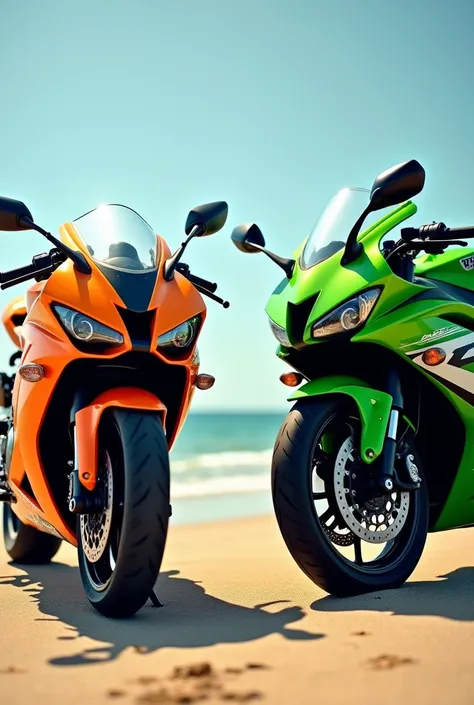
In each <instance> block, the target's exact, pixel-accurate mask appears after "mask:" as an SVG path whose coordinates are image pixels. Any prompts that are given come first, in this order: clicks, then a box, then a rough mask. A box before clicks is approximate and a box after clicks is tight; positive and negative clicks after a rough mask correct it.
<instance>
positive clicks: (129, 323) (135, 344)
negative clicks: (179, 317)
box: [117, 306, 155, 352]
mask: <svg viewBox="0 0 474 705" xmlns="http://www.w3.org/2000/svg"><path fill="white" fill-rule="evenodd" d="M117 310H118V312H119V313H120V315H121V317H122V320H123V322H124V324H125V327H126V329H127V331H128V334H129V336H130V340H131V341H132V350H136V351H137V352H148V351H149V350H150V347H151V332H152V328H153V319H154V316H155V311H144V312H143V313H136V312H135V311H129V310H128V309H126V308H120V307H119V306H117Z"/></svg>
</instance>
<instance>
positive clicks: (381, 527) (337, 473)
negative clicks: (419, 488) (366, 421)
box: [334, 436, 410, 545]
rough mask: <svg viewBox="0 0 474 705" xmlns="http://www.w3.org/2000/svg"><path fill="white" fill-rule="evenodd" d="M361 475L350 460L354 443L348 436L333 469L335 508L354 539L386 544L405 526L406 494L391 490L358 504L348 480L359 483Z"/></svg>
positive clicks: (360, 471) (355, 490) (408, 500)
mask: <svg viewBox="0 0 474 705" xmlns="http://www.w3.org/2000/svg"><path fill="white" fill-rule="evenodd" d="M364 472H367V469H366V468H364V467H363V465H362V464H358V463H357V464H356V462H355V460H354V443H353V440H352V437H351V436H350V437H349V438H347V440H346V441H344V443H343V444H342V446H341V448H340V449H339V452H338V454H337V458H336V463H335V466H334V491H335V495H336V502H337V506H338V507H339V511H340V512H341V514H342V517H343V519H344V521H345V523H346V525H347V527H348V528H349V529H350V530H351V532H353V533H354V534H355V535H356V536H358V537H359V538H360V539H363V540H364V541H367V542H368V543H386V542H387V541H391V540H392V539H394V538H395V537H396V536H398V534H399V533H400V532H401V531H402V529H403V527H404V526H405V522H406V520H407V517H408V511H409V508H410V495H409V493H408V492H398V491H393V492H387V493H386V494H383V495H379V496H374V497H373V498H370V499H364V500H363V501H361V500H360V499H359V498H358V496H357V489H354V487H353V484H354V483H353V482H352V480H353V479H359V480H360V477H361V476H360V473H364ZM357 475H359V478H357ZM343 545H346V544H343Z"/></svg>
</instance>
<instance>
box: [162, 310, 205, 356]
mask: <svg viewBox="0 0 474 705" xmlns="http://www.w3.org/2000/svg"><path fill="white" fill-rule="evenodd" d="M199 321H200V318H199V316H194V318H190V319H189V320H188V321H185V322H184V323H180V325H179V326H176V328H173V329H172V330H169V331H168V332H167V333H163V335H160V337H159V338H158V341H157V345H158V347H159V348H165V349H168V350H169V351H171V350H174V351H175V352H178V351H179V350H184V349H186V348H189V346H190V345H191V343H192V342H193V341H194V339H195V337H196V333H197V331H198V328H199Z"/></svg>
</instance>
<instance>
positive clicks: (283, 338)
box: [268, 318, 291, 348]
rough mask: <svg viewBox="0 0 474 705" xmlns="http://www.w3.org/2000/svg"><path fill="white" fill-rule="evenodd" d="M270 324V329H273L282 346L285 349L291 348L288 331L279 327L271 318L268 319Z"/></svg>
mask: <svg viewBox="0 0 474 705" xmlns="http://www.w3.org/2000/svg"><path fill="white" fill-rule="evenodd" d="M268 322H269V323H270V328H271V329H272V333H273V335H274V336H275V338H276V339H277V340H278V342H279V343H280V345H283V347H285V348H291V343H290V341H289V340H288V336H287V334H286V330H285V329H284V328H282V327H281V326H278V325H277V324H276V323H275V321H272V319H271V318H269V319H268Z"/></svg>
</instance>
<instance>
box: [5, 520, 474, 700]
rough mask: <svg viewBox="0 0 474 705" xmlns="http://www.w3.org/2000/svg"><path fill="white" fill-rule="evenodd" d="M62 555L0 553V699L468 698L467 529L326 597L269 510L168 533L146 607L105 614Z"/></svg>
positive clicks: (471, 596)
mask: <svg viewBox="0 0 474 705" xmlns="http://www.w3.org/2000/svg"><path fill="white" fill-rule="evenodd" d="M76 565H77V562H76V556H75V552H74V550H73V549H72V548H71V547H68V546H64V547H63V548H62V549H61V551H60V553H59V554H58V556H57V557H56V559H55V562H54V563H53V564H51V565H50V566H47V567H41V566H40V567H38V566H32V567H23V568H18V567H13V566H12V565H10V564H9V563H8V561H7V556H6V554H5V553H4V551H3V548H2V549H1V550H0V566H1V567H0V617H1V632H0V703H1V704H2V705H4V704H5V705H10V704H11V705H16V704H19V703H22V704H23V703H27V702H34V703H35V705H55V704H56V703H66V702H67V703H71V704H74V705H75V704H76V703H77V704H79V703H81V705H83V703H85V702H87V703H91V704H94V705H95V704H96V703H97V704H99V705H100V704H101V703H109V704H110V703H112V702H117V703H124V704H125V703H143V704H146V703H161V704H162V705H163V704H166V703H177V702H182V703H186V702H187V703H191V702H210V703H213V702H262V703H282V704H286V703H288V704H289V705H296V704H298V705H305V704H306V703H308V704H309V703H313V702H314V703H324V704H325V705H328V704H331V703H335V704H339V703H341V704H342V703H344V704H345V705H346V704H347V703H351V705H359V704H360V705H367V703H375V702H380V703H384V705H391V704H392V703H393V704H395V703H397V704H399V703H401V702H407V699H408V698H409V702H413V703H429V704H430V705H438V704H439V705H441V704H442V705H445V704H446V705H448V704H449V705H456V704H457V703H463V704H466V705H467V704H468V703H469V704H470V705H472V703H474V667H473V665H474V530H472V529H464V530H460V531H453V532H450V533H446V534H440V535H433V536H431V537H430V538H429V539H428V544H427V547H426V549H425V554H424V557H423V559H422V561H421V563H420V564H419V566H418V568H417V570H416V572H415V573H414V575H413V576H412V579H411V580H410V582H409V583H408V584H407V586H405V587H404V588H403V589H400V590H396V591H387V592H380V593H374V594H371V595H367V596H362V597H357V598H351V599H345V600H340V599H335V598H331V597H329V596H327V595H326V594H325V593H324V592H323V591H321V590H319V589H318V588H317V587H316V586H315V585H313V584H312V583H311V582H310V581H309V580H308V579H307V578H306V577H305V576H304V575H303V574H302V573H301V572H300V570H299V569H298V568H297V566H296V565H295V564H294V563H293V560H292V559H291V557H290V556H289V554H288V552H287V550H286V548H285V546H284V544H283V541H282V539H281V538H280V535H279V532H278V529H277V526H276V524H275V521H274V519H273V517H264V518H252V519H243V520H235V521H229V522H220V523H214V524H200V525H196V526H186V525H185V526H172V527H171V528H170V533H169V540H168V546H167V550H166V557H165V562H164V565H163V573H162V575H161V576H160V579H159V581H158V585H157V591H158V594H159V597H160V599H161V600H162V602H163V603H164V607H163V608H161V609H155V608H153V607H152V606H151V605H148V606H147V607H145V608H144V609H143V610H142V611H141V613H139V616H138V617H136V618H134V619H132V620H131V621H124V622H120V621H111V620H107V619H105V618H102V617H100V616H99V615H97V614H96V613H95V612H94V611H93V610H92V609H91V608H90V607H89V606H88V604H87V602H86V600H85V598H84V595H83V592H82V587H81V584H80V579H79V574H78V570H77V567H76Z"/></svg>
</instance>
